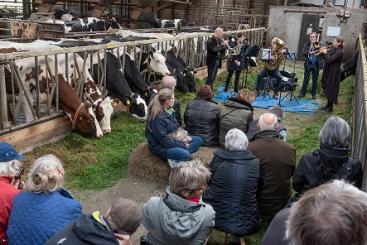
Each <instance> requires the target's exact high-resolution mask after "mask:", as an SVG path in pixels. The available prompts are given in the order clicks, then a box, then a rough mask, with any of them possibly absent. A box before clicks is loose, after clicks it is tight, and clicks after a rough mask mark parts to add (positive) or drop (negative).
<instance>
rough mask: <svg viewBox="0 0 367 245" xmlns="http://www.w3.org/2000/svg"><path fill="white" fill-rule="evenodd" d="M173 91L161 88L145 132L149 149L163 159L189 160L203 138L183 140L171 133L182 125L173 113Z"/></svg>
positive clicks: (150, 104)
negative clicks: (172, 135) (175, 137)
mask: <svg viewBox="0 0 367 245" xmlns="http://www.w3.org/2000/svg"><path fill="white" fill-rule="evenodd" d="M174 98H175V96H174V94H173V91H172V90H170V89H168V88H163V89H161V90H159V92H158V94H157V95H155V96H154V98H153V99H152V101H151V102H150V103H149V107H148V121H147V125H146V129H145V134H146V137H147V139H148V145H149V150H150V151H151V152H152V153H153V154H154V155H157V156H159V157H160V158H161V159H163V160H165V159H169V161H170V160H174V161H171V162H172V165H173V163H177V161H188V160H190V159H191V153H193V152H195V151H196V150H197V149H199V147H200V145H201V144H202V143H203V140H202V138H201V137H199V136H191V142H190V143H187V142H183V141H179V140H177V139H174V138H172V137H171V136H170V134H172V133H174V132H175V131H177V130H178V128H179V127H180V126H179V125H178V123H177V121H176V119H175V117H174V116H173V115H172V106H173V102H174Z"/></svg>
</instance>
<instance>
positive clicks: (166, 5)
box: [157, 3, 173, 11]
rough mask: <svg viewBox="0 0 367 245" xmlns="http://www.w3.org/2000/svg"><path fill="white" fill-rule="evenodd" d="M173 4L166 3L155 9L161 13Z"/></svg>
mask: <svg viewBox="0 0 367 245" xmlns="http://www.w3.org/2000/svg"><path fill="white" fill-rule="evenodd" d="M172 4H173V3H166V4H163V5H162V6H159V7H158V8H157V10H158V11H161V10H162V9H165V8H168V7H169V6H171V5H172Z"/></svg>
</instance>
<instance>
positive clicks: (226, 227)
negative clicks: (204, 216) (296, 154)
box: [203, 149, 260, 236]
mask: <svg viewBox="0 0 367 245" xmlns="http://www.w3.org/2000/svg"><path fill="white" fill-rule="evenodd" d="M210 171H211V172H212V183H211V184H210V187H209V189H208V190H207V191H206V192H205V193H204V195H203V200H204V201H205V202H207V203H209V204H210V205H212V206H213V208H214V210H215V224H216V226H215V228H216V229H218V230H221V231H224V232H226V233H231V234H234V235H236V236H245V235H249V234H251V233H253V232H254V231H255V230H256V229H257V221H258V215H257V213H258V212H257V202H256V191H257V186H258V183H259V179H260V166H259V160H258V159H257V158H256V157H255V156H254V155H253V154H252V153H251V152H249V151H246V150H244V151H228V150H224V149H220V150H218V151H217V152H215V153H214V158H213V161H212V162H211V164H210Z"/></svg>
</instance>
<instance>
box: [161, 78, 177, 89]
mask: <svg viewBox="0 0 367 245" xmlns="http://www.w3.org/2000/svg"><path fill="white" fill-rule="evenodd" d="M176 84H177V83H176V79H175V78H174V77H173V76H164V77H163V78H162V82H161V84H160V89H162V88H169V89H171V90H174V89H175V87H176Z"/></svg>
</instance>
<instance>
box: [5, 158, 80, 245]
mask: <svg viewBox="0 0 367 245" xmlns="http://www.w3.org/2000/svg"><path fill="white" fill-rule="evenodd" d="M63 182H64V168H63V167H62V165H61V162H60V160H59V159H58V158H57V157H55V156H54V155H52V154H49V155H45V156H43V157H40V158H38V159H37V160H36V161H35V162H34V164H33V166H32V167H31V170H30V172H29V175H28V180H27V182H26V188H25V190H26V191H24V192H21V193H19V194H18V195H17V196H16V197H15V198H14V199H13V208H12V210H11V214H10V218H9V225H8V230H7V234H8V241H9V244H14V245H18V244H19V245H27V244H29V245H34V244H44V243H45V242H46V241H47V240H48V239H49V238H50V237H51V236H53V235H54V234H55V233H56V232H58V231H59V230H61V229H62V228H64V227H65V226H66V225H68V224H70V223H71V222H73V221H74V220H75V219H77V218H79V216H80V215H82V211H81V206H80V203H79V202H78V201H76V200H74V199H73V198H72V196H71V195H70V194H69V193H68V192H67V191H66V190H64V189H62V185H63Z"/></svg>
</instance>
